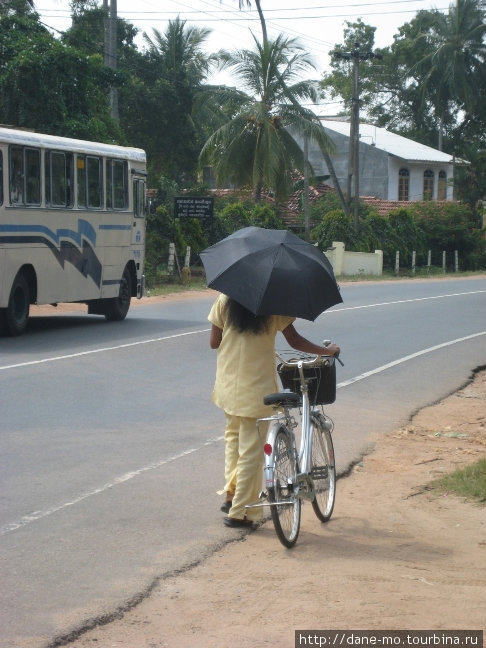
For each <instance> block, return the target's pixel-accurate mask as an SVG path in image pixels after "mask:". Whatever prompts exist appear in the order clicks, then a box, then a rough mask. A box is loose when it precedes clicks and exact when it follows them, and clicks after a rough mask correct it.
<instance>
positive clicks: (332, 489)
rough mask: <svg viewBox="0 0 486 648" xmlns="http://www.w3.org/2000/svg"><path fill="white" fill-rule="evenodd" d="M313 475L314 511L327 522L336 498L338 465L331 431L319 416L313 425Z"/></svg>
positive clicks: (322, 520) (320, 518)
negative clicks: (335, 459) (335, 460)
mask: <svg viewBox="0 0 486 648" xmlns="http://www.w3.org/2000/svg"><path fill="white" fill-rule="evenodd" d="M311 477H312V479H313V481H314V487H315V491H316V495H315V497H314V499H313V500H312V507H313V509H314V513H315V514H316V515H317V517H318V518H319V520H321V522H327V521H328V520H329V518H330V517H331V515H332V511H333V508H334V500H335V498H336V466H335V463H334V446H333V443H332V436H331V432H330V430H329V429H328V428H327V426H325V425H323V423H322V422H321V420H320V419H319V418H315V419H314V420H313V425H312V458H311Z"/></svg>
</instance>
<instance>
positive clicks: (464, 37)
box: [411, 0, 486, 150]
mask: <svg viewBox="0 0 486 648" xmlns="http://www.w3.org/2000/svg"><path fill="white" fill-rule="evenodd" d="M419 26H420V27H421V33H420V34H419V35H418V36H417V37H416V39H415V43H418V42H421V41H425V43H426V44H427V49H428V50H429V51H428V53H427V54H426V55H425V56H424V57H423V58H422V59H420V60H419V61H418V62H417V63H416V64H415V66H414V67H413V68H412V69H411V73H413V74H418V75H420V82H419V89H420V91H421V94H422V98H423V101H424V102H426V101H428V102H430V104H431V105H432V106H433V109H434V113H435V116H436V119H437V122H438V126H439V128H438V130H439V150H442V135H443V123H444V121H445V119H446V116H450V115H453V116H455V117H456V118H457V119H460V117H459V112H460V111H465V113H466V119H467V114H471V113H473V112H475V108H476V107H477V106H478V103H482V104H483V107H484V101H483V100H481V99H480V98H479V97H478V92H477V90H478V88H481V87H482V88H484V87H485V86H486V70H485V65H486V56H485V55H486V40H485V37H486V22H485V12H484V10H483V8H482V7H481V6H480V4H479V2H478V0H456V4H455V5H454V4H452V5H451V6H450V7H449V12H448V14H446V15H444V14H442V13H440V12H439V11H434V12H431V15H427V14H424V13H421V14H419Z"/></svg>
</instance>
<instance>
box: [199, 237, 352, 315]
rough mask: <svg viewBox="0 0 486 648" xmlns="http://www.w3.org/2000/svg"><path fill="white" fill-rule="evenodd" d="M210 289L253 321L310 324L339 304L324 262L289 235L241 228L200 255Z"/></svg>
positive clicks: (308, 246)
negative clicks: (283, 318) (270, 318)
mask: <svg viewBox="0 0 486 648" xmlns="http://www.w3.org/2000/svg"><path fill="white" fill-rule="evenodd" d="M201 260H202V262H203V264H204V268H205V270H206V280H207V283H208V286H209V287H210V288H214V289H215V290H219V291H220V292H222V293H224V294H225V295H228V296H229V297H231V298H232V299H234V300H235V301H237V302H239V303H240V304H242V305H243V306H245V307H246V308H247V309H248V310H250V311H251V312H252V313H255V315H290V316H293V317H302V318H304V319H308V320H311V321H314V320H315V318H316V317H317V316H318V315H320V313H322V312H323V311H325V310H326V308H330V307H331V306H334V304H339V303H341V302H342V301H343V300H342V298H341V295H340V293H339V288H338V286H337V283H336V279H335V278H334V272H333V269H332V266H331V264H330V263H329V260H328V259H327V257H326V256H325V255H324V254H323V253H322V252H321V251H320V250H319V249H318V248H317V247H315V246H314V245H311V244H310V243H306V242H305V241H303V240H302V239H300V238H298V237H297V236H295V234H292V233H291V232H289V231H287V230H270V229H262V228H260V227H245V228H243V229H241V230H238V231H237V232H235V233H234V234H231V235H230V236H227V237H226V238H225V239H223V240H222V241H219V243H216V244H215V245H212V246H211V247H209V248H206V250H203V251H202V252H201Z"/></svg>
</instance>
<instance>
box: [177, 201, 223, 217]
mask: <svg viewBox="0 0 486 648" xmlns="http://www.w3.org/2000/svg"><path fill="white" fill-rule="evenodd" d="M213 205H214V198H204V197H200V196H181V197H178V198H174V216H175V218H211V217H212V215H213Z"/></svg>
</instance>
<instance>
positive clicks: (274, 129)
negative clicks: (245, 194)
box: [200, 35, 333, 201]
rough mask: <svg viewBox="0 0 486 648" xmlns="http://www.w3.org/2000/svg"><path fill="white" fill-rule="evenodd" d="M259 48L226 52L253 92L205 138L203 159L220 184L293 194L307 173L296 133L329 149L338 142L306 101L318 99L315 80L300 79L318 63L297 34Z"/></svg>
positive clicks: (227, 61) (224, 58)
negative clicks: (299, 178) (300, 177)
mask: <svg viewBox="0 0 486 648" xmlns="http://www.w3.org/2000/svg"><path fill="white" fill-rule="evenodd" d="M253 38H254V40H255V49H254V50H239V51H237V52H234V53H229V52H220V56H221V59H222V61H223V64H224V66H225V67H230V68H232V69H233V70H234V72H235V74H236V75H237V76H238V77H239V78H240V79H241V81H242V83H243V86H244V87H245V89H246V90H247V91H248V94H247V95H246V101H245V102H244V103H243V104H242V105H241V107H240V109H239V110H238V111H237V112H236V114H235V115H234V117H233V118H232V119H230V120H229V121H228V122H227V123H226V124H224V125H223V126H222V127H221V128H219V129H218V130H217V131H216V132H215V133H214V134H213V135H211V137H209V139H208V140H207V142H206V143H205V145H204V147H203V149H202V151H201V155H200V162H201V163H202V164H210V165H212V167H213V171H214V173H215V176H216V178H217V181H218V183H220V184H225V183H230V184H233V185H235V186H237V187H245V186H249V187H251V188H252V189H253V191H254V195H255V199H256V200H257V201H258V200H260V199H261V195H262V190H263V188H264V187H266V188H267V189H268V190H269V191H273V192H274V194H275V196H276V198H277V200H279V199H283V198H284V197H285V196H287V195H288V193H289V191H290V188H291V185H292V178H293V176H294V174H295V171H296V170H297V171H300V172H303V171H304V169H305V167H306V164H307V167H308V169H309V170H310V172H311V173H312V174H313V170H312V168H311V167H310V165H309V164H308V163H306V161H305V159H304V154H303V151H302V149H301V147H300V146H299V144H298V143H297V141H296V139H295V136H300V137H301V138H304V136H305V134H306V133H307V135H308V136H309V137H310V138H313V139H314V140H315V141H316V142H317V143H318V145H319V147H320V148H321V150H324V151H328V150H330V149H332V146H333V145H332V143H331V141H330V140H329V138H328V137H327V136H326V134H325V131H324V129H323V128H322V126H321V124H320V122H319V120H318V119H317V117H316V116H315V115H314V114H313V113H312V112H311V111H310V110H308V109H307V108H305V107H304V106H302V104H301V102H302V101H310V102H313V103H314V102H316V100H317V88H316V84H315V83H314V82H312V81H302V80H300V78H301V75H302V73H303V72H305V71H307V70H308V69H309V68H313V65H312V63H311V61H310V59H309V57H308V55H307V54H306V53H305V52H304V50H303V48H302V47H300V46H299V45H298V43H297V41H296V40H295V39H288V38H285V37H283V36H282V35H280V36H278V38H277V39H276V40H275V41H272V40H267V41H266V42H264V43H259V42H258V40H257V39H256V38H255V37H253Z"/></svg>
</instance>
